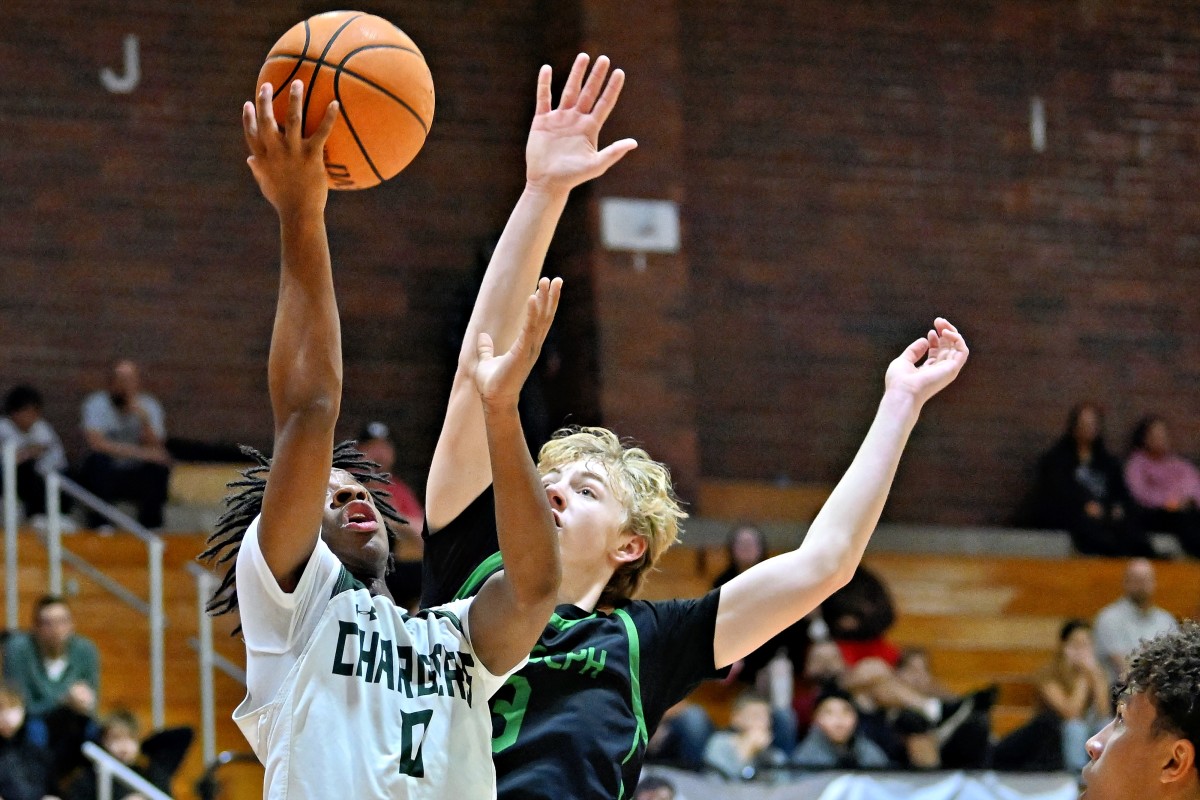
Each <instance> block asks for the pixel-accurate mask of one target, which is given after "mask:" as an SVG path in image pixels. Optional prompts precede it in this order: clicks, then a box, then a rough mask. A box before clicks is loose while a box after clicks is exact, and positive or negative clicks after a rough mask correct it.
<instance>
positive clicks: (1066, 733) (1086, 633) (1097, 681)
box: [992, 619, 1110, 773]
mask: <svg viewBox="0 0 1200 800" xmlns="http://www.w3.org/2000/svg"><path fill="white" fill-rule="evenodd" d="M1034 683H1035V684H1036V685H1037V692H1038V700H1039V704H1040V709H1039V710H1038V711H1037V713H1036V714H1035V715H1034V717H1033V719H1031V720H1030V721H1029V722H1028V723H1026V724H1025V725H1023V726H1022V727H1020V728H1018V729H1017V730H1015V731H1013V732H1012V733H1010V734H1009V735H1008V736H1006V737H1004V739H1002V740H1001V741H1000V742H999V743H997V745H996V748H995V751H994V753H993V758H992V764H993V766H994V767H995V768H996V769H1000V770H1037V771H1059V770H1064V769H1065V770H1068V771H1070V772H1074V773H1078V772H1079V771H1080V770H1081V769H1083V767H1084V765H1085V764H1087V762H1088V755H1087V751H1086V749H1085V745H1086V744H1087V740H1088V737H1089V736H1091V735H1092V734H1093V733H1094V732H1095V731H1097V730H1099V729H1100V727H1101V726H1102V725H1103V724H1104V720H1105V719H1106V718H1107V717H1108V716H1109V709H1110V699H1109V690H1108V677H1107V676H1106V675H1105V673H1104V670H1103V669H1102V668H1101V667H1100V664H1099V662H1098V661H1097V660H1096V649H1095V644H1094V642H1093V641H1092V629H1091V626H1090V625H1088V623H1086V622H1084V621H1083V620H1078V619H1076V620H1071V621H1070V622H1067V623H1066V624H1065V625H1063V628H1062V631H1061V633H1060V634H1059V647H1058V653H1057V655H1056V656H1055V657H1054V661H1053V662H1052V663H1050V664H1049V665H1048V666H1047V667H1046V668H1045V669H1043V670H1042V671H1041V672H1039V673H1038V674H1037V675H1036V676H1034Z"/></svg>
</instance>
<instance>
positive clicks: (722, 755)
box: [704, 690, 787, 780]
mask: <svg viewBox="0 0 1200 800" xmlns="http://www.w3.org/2000/svg"><path fill="white" fill-rule="evenodd" d="M771 740H772V733H771V704H770V703H768V702H767V699H766V698H765V697H763V696H762V695H760V694H758V693H757V692H754V691H752V690H747V691H745V692H743V693H742V694H741V695H739V696H738V699H737V700H735V701H734V704H733V716H732V718H731V719H730V721H729V730H724V731H717V732H716V733H714V734H713V735H712V736H710V737H709V739H708V744H707V746H706V747H705V748H704V763H705V764H706V765H707V766H708V767H710V768H712V769H714V770H716V771H717V772H719V773H721V774H722V775H724V776H725V777H726V778H731V779H733V780H739V779H740V780H750V779H751V778H754V777H756V776H758V775H759V774H760V773H761V772H762V771H763V770H766V769H771V768H774V767H782V766H784V765H786V764H787V755H786V754H785V753H783V752H782V751H780V750H777V749H775V748H774V747H772V746H771Z"/></svg>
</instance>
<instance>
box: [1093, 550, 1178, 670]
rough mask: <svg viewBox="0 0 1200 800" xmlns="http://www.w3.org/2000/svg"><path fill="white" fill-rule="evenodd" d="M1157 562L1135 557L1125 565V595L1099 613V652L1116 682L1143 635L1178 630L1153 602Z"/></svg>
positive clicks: (1102, 664) (1097, 646)
mask: <svg viewBox="0 0 1200 800" xmlns="http://www.w3.org/2000/svg"><path fill="white" fill-rule="evenodd" d="M1154 589H1155V580H1154V565H1153V564H1151V563H1150V562H1149V561H1147V560H1146V559H1144V558H1135V559H1133V560H1132V561H1130V562H1129V565H1128V566H1126V567H1125V596H1124V597H1122V598H1120V599H1119V600H1115V601H1113V602H1112V603H1109V604H1108V605H1106V606H1105V607H1104V608H1102V609H1100V613H1099V614H1097V615H1096V630H1095V638H1096V656H1097V657H1098V659H1099V661H1100V665H1101V666H1102V667H1104V670H1105V672H1106V673H1107V675H1108V682H1109V684H1115V683H1116V682H1117V680H1118V679H1119V678H1120V677H1121V675H1122V674H1124V672H1125V667H1126V666H1128V664H1127V663H1126V659H1127V658H1128V657H1129V654H1130V653H1132V652H1133V649H1134V648H1135V647H1137V646H1138V644H1140V643H1141V642H1142V640H1143V639H1150V638H1153V637H1154V636H1155V635H1157V634H1159V633H1168V632H1171V631H1175V630H1178V628H1179V624H1178V623H1177V622H1176V621H1175V617H1173V616H1172V615H1171V614H1170V612H1168V611H1165V610H1163V609H1161V608H1159V607H1158V606H1156V605H1154Z"/></svg>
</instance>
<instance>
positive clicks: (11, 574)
mask: <svg viewBox="0 0 1200 800" xmlns="http://www.w3.org/2000/svg"><path fill="white" fill-rule="evenodd" d="M3 462H4V627H5V628H7V629H8V630H10V631H15V630H16V629H17V627H18V625H19V623H18V622H17V613H18V611H17V603H19V602H20V599H19V597H20V596H19V594H18V593H17V580H18V575H19V573H18V572H17V440H16V439H15V438H14V439H9V440H8V441H6V442H5V443H4V453H3Z"/></svg>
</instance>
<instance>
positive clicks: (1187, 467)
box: [1125, 415, 1200, 557]
mask: <svg viewBox="0 0 1200 800" xmlns="http://www.w3.org/2000/svg"><path fill="white" fill-rule="evenodd" d="M1125 482H1126V484H1128V486H1129V494H1130V495H1131V496H1132V497H1133V500H1134V502H1135V503H1136V504H1137V507H1138V510H1139V512H1140V514H1141V518H1142V524H1143V526H1144V527H1145V528H1146V529H1147V530H1152V531H1167V532H1169V533H1173V534H1175V536H1176V537H1177V538H1178V539H1179V544H1180V545H1181V546H1182V547H1183V549H1184V551H1185V552H1187V554H1188V555H1191V556H1196V557H1200V470H1198V469H1196V466H1195V465H1194V464H1193V463H1192V462H1190V461H1188V460H1187V459H1185V458H1182V457H1180V456H1179V455H1177V454H1175V453H1174V452H1172V450H1171V435H1170V432H1169V431H1168V429H1167V423H1166V420H1164V419H1163V418H1162V417H1159V416H1153V415H1151V416H1148V417H1145V418H1143V419H1142V421H1141V422H1139V423H1138V425H1137V428H1136V429H1135V430H1134V433H1133V448H1132V452H1131V453H1130V456H1129V460H1127V461H1126V462H1125Z"/></svg>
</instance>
